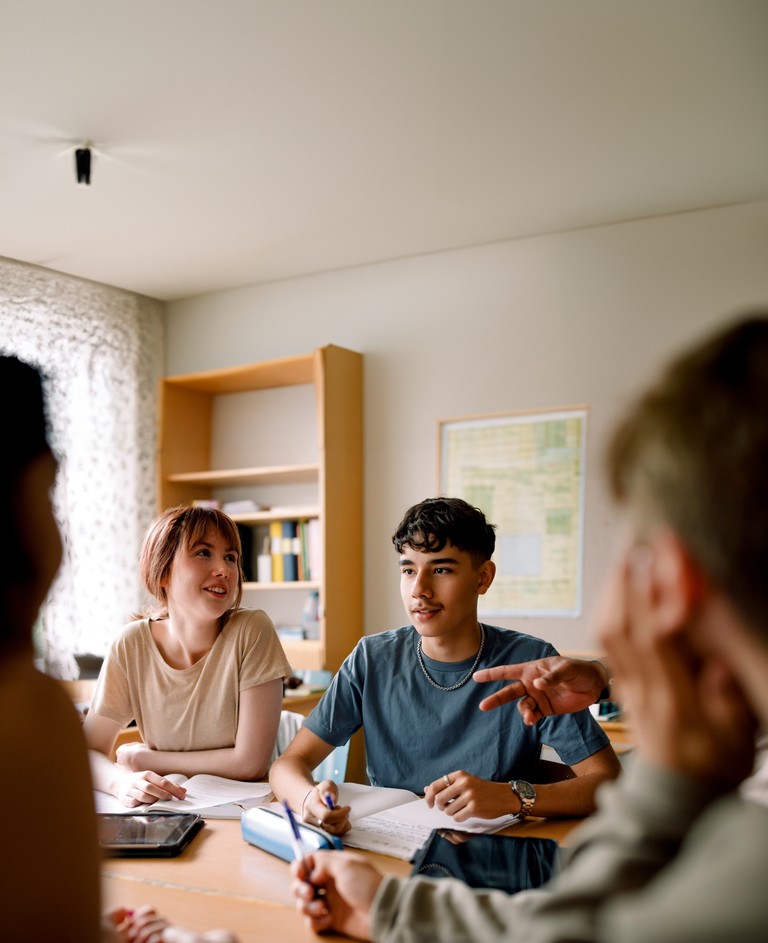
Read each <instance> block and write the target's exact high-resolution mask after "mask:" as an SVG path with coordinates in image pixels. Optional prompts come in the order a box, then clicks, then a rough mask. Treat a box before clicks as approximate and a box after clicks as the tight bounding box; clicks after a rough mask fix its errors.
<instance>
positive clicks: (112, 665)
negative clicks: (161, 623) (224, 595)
mask: <svg viewBox="0 0 768 943" xmlns="http://www.w3.org/2000/svg"><path fill="white" fill-rule="evenodd" d="M290 674H291V667H290V665H289V664H288V660H287V658H286V657H285V653H284V652H283V649H282V646H281V645H280V641H279V639H278V637H277V633H276V632H275V628H274V626H273V625H272V620H271V619H270V618H269V616H268V615H267V614H266V612H264V611H263V610H261V609H238V610H237V612H235V613H234V614H233V615H232V616H231V617H230V619H229V621H228V622H227V624H226V625H225V626H224V628H223V629H222V631H221V633H220V635H219V637H218V638H217V639H216V641H215V642H214V644H213V647H212V648H211V650H210V651H209V652H208V654H207V655H204V656H203V658H201V659H200V661H198V662H196V663H195V664H194V665H192V667H191V668H182V669H179V668H172V667H171V666H170V665H169V664H167V663H166V662H165V661H164V660H163V657H162V655H161V654H160V651H159V649H158V647H157V645H156V644H155V641H154V639H153V638H152V632H151V630H150V627H149V620H148V619H140V620H138V621H137V622H131V623H129V624H128V625H127V626H125V628H124V629H123V630H122V632H121V633H120V635H119V636H118V637H117V638H116V639H115V640H114V642H113V643H112V645H111V647H110V650H109V653H108V654H107V657H106V658H105V660H104V665H103V666H102V669H101V673H100V674H99V680H98V683H97V685H96V691H95V692H94V695H93V700H92V701H91V707H90V709H91V710H92V711H94V712H95V713H97V714H100V715H102V716H103V717H108V718H109V719H110V720H114V721H116V722H117V723H118V724H120V725H121V726H122V727H125V726H127V725H128V724H129V723H130V722H131V721H132V720H135V721H136V725H137V727H138V728H139V731H140V733H141V736H142V739H143V741H144V743H145V744H146V745H147V746H148V747H150V748H151V749H153V750H167V751H174V752H175V751H180V750H185V751H188V750H217V749H226V748H229V747H233V746H234V745H235V736H236V734H237V723H238V717H239V704H240V692H241V691H245V690H247V689H248V688H252V687H255V686H256V685H258V684H264V683H266V682H267V681H274V680H275V679H276V678H288V677H289V676H290Z"/></svg>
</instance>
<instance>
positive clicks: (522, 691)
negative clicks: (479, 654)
mask: <svg viewBox="0 0 768 943" xmlns="http://www.w3.org/2000/svg"><path fill="white" fill-rule="evenodd" d="M484 670H486V671H488V670H490V671H493V669H492V668H491V669H484ZM478 673H479V672H478ZM527 693H528V691H527V689H526V687H525V685H524V684H523V682H522V681H513V682H512V684H508V685H507V686H506V687H505V688H502V689H501V690H500V691H496V692H495V693H494V694H489V695H488V697H485V698H483V700H482V701H480V703H479V704H478V707H479V708H480V710H481V711H492V710H494V709H495V708H496V707H501V706H502V704H510V703H511V702H512V701H517V700H519V699H520V698H521V697H525V695H526V694H527Z"/></svg>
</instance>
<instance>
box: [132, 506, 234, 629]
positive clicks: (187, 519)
mask: <svg viewBox="0 0 768 943" xmlns="http://www.w3.org/2000/svg"><path fill="white" fill-rule="evenodd" d="M211 529H213V530H216V531H217V532H218V533H219V534H221V536H222V537H223V538H224V540H225V541H226V543H227V544H229V546H230V547H232V549H233V550H235V551H236V552H237V563H238V566H237V595H236V597H235V601H234V603H233V604H232V606H231V608H230V611H232V610H234V609H237V607H238V606H239V605H240V600H241V599H242V597H243V558H242V547H241V544H240V533H239V531H238V529H237V524H235V522H234V521H233V520H232V518H231V517H227V515H226V514H224V513H223V512H222V511H219V510H217V509H216V508H204V507H195V506H193V505H189V504H182V505H179V506H178V507H173V508H168V509H167V510H166V511H163V513H162V514H159V515H158V516H157V517H156V518H155V519H154V521H152V523H151V524H150V526H149V529H148V530H147V533H146V536H145V537H144V544H143V546H142V548H141V556H140V557H139V575H140V576H141V579H142V582H143V583H144V586H145V587H146V589H147V591H148V592H149V593H151V594H152V596H154V597H155V598H156V599H158V600H160V603H161V604H162V606H161V609H160V610H159V611H157V612H153V613H152V615H153V617H154V618H165V617H166V616H167V615H168V609H167V595H166V592H165V589H163V587H162V585H161V584H162V583H163V581H164V580H165V579H166V578H167V577H168V574H169V573H170V572H171V566H172V565H173V559H174V557H175V556H176V554H177V552H178V551H179V550H184V549H185V548H187V547H191V546H194V545H195V544H196V543H198V542H199V541H201V540H203V539H204V538H205V535H206V534H207V533H208V532H209V531H210V530H211Z"/></svg>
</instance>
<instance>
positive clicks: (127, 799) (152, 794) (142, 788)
mask: <svg viewBox="0 0 768 943" xmlns="http://www.w3.org/2000/svg"><path fill="white" fill-rule="evenodd" d="M116 794H117V798H118V799H119V800H120V801H121V802H122V803H123V805H125V806H128V807H129V808H133V807H134V806H137V805H146V804H147V803H153V802H160V801H162V802H165V801H166V800H168V799H184V798H185V797H186V795H187V790H186V789H185V788H184V787H183V786H179V785H177V784H176V783H175V782H173V780H171V779H166V778H165V776H161V775H160V774H159V773H153V772H152V770H141V771H140V772H137V773H125V774H124V775H122V776H121V777H120V779H119V781H118V783H117V793H116Z"/></svg>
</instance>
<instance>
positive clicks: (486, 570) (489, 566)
mask: <svg viewBox="0 0 768 943" xmlns="http://www.w3.org/2000/svg"><path fill="white" fill-rule="evenodd" d="M495 576H496V564H495V563H494V562H493V561H492V560H486V561H485V563H483V565H482V566H481V567H480V572H479V573H478V578H477V592H478V595H480V596H484V595H485V594H486V593H487V592H488V590H489V589H490V588H491V583H492V582H493V578H494V577H495Z"/></svg>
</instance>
